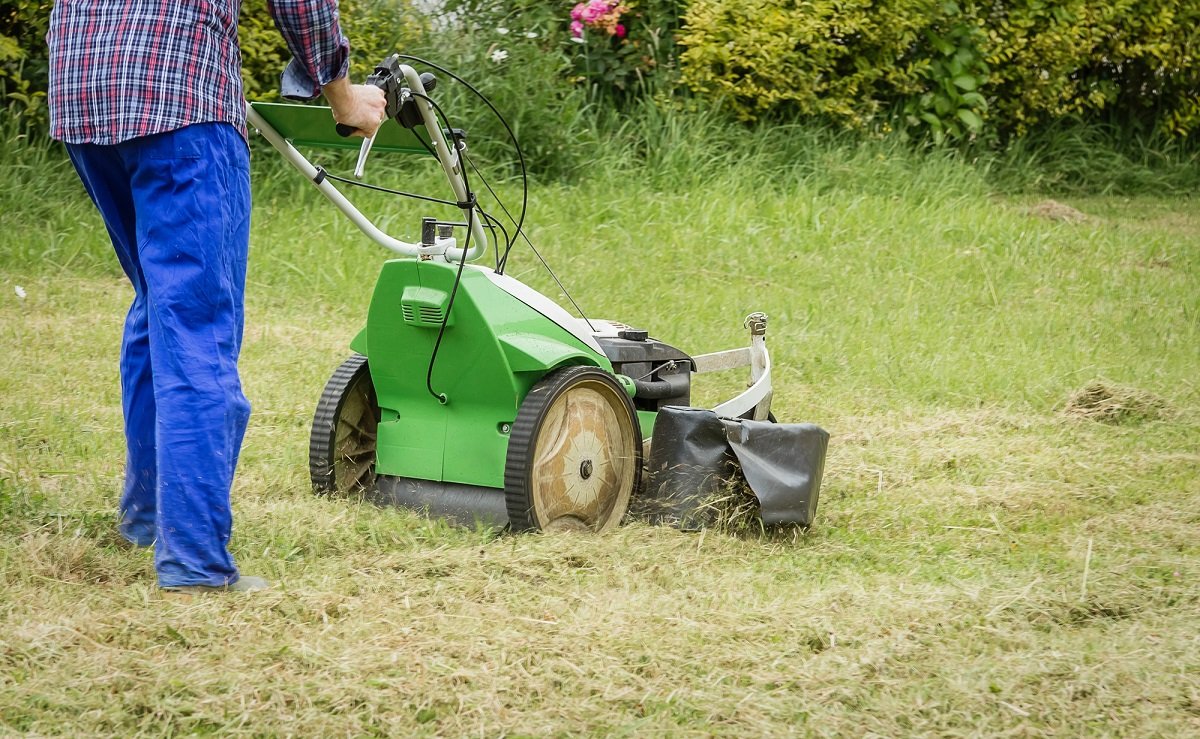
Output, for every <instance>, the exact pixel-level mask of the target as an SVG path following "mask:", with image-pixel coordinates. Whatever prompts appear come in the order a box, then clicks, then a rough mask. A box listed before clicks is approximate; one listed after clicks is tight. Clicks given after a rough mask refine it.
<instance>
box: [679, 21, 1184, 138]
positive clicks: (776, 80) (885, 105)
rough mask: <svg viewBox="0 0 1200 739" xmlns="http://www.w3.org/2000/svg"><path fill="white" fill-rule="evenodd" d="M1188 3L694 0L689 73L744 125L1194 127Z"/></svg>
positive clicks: (686, 32) (685, 57)
mask: <svg viewBox="0 0 1200 739" xmlns="http://www.w3.org/2000/svg"><path fill="white" fill-rule="evenodd" d="M1198 25H1200V3H1197V2H1195V0H1146V1H1144V2H1143V1H1140V0H1139V1H1138V2H1135V1H1134V0H1114V2H1108V3H1092V2H1087V1H1086V0H964V2H961V3H957V2H939V1H935V0H879V1H878V2H844V1H843V0H812V2H794V1H793V2H783V3H780V2H771V1H770V0H693V2H692V3H691V5H690V7H689V8H688V11H687V13H686V14H685V27H684V29H683V31H682V32H681V34H680V37H679V42H680V44H681V45H682V46H684V47H685V51H684V52H683V53H682V54H681V64H682V77H683V80H684V82H685V83H686V84H687V85H688V86H689V87H690V88H691V89H692V90H694V91H695V92H697V93H698V94H700V95H702V96H705V97H708V98H720V99H723V100H724V101H725V103H726V104H727V105H729V107H730V108H731V109H732V110H733V111H734V112H735V113H736V114H737V115H738V117H740V118H742V119H744V120H755V119H758V118H762V117H788V116H820V117H822V118H828V119H832V120H836V121H838V122H840V123H842V124H845V125H849V126H851V127H859V128H863V127H867V126H869V125H879V126H882V125H884V123H886V121H887V120H888V119H889V118H890V117H891V115H892V113H893V111H895V110H897V109H903V110H904V111H905V112H906V113H907V114H908V118H909V120H910V123H914V124H916V125H923V126H927V127H928V129H929V130H930V131H931V132H932V133H933V134H934V137H935V138H939V137H941V136H943V135H947V134H949V135H950V136H951V137H955V136H965V135H968V134H977V133H980V132H983V131H985V130H986V131H988V132H990V133H994V134H998V135H1001V136H1010V135H1013V134H1017V135H1020V134H1023V133H1025V132H1026V131H1027V130H1029V129H1030V128H1031V127H1032V126H1035V125H1039V124H1042V123H1046V122H1050V121H1055V120H1060V119H1064V118H1067V117H1081V118H1083V119H1088V120H1106V121H1107V122H1109V123H1116V124H1121V125H1127V126H1130V125H1131V126H1135V127H1140V128H1143V129H1148V128H1152V127H1155V126H1157V127H1158V128H1159V130H1161V131H1164V132H1169V133H1172V134H1175V135H1186V134H1187V133H1188V132H1189V131H1191V130H1193V129H1195V128H1196V127H1197V126H1200V64H1197V62H1196V59H1197V57H1198V56H1200V35H1198V34H1196V33H1195V29H1196V27H1197V26H1198Z"/></svg>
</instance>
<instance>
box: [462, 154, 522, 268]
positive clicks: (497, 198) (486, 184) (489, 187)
mask: <svg viewBox="0 0 1200 739" xmlns="http://www.w3.org/2000/svg"><path fill="white" fill-rule="evenodd" d="M463 159H466V160H467V164H470V165H471V169H473V170H475V174H477V175H479V181H480V182H482V183H483V186H484V187H486V188H487V191H488V192H490V193H491V194H492V199H494V200H495V201H496V204H497V205H499V206H500V210H502V211H504V215H506V216H508V220H510V221H512V222H513V223H514V224H516V222H517V219H516V218H513V217H512V213H509V212H508V208H507V207H506V206H505V205H504V201H503V200H501V199H500V196H499V195H497V194H496V191H495V190H493V189H492V185H491V183H490V182H488V181H487V178H486V177H484V176H483V172H480V171H479V167H476V166H475V160H474V159H471V158H470V157H468V156H467V155H466V153H465V152H464V153H463ZM504 237H505V238H504V253H505V254H508V252H509V251H511V250H512V245H513V243H514V242H516V240H517V235H516V234H515V233H514V234H513V237H512V241H509V240H508V231H507V230H505V232H504ZM526 241H528V239H526ZM499 260H500V257H499V255H497V257H496V261H497V264H496V271H498V272H499V271H500V266H501V265H500V264H499Z"/></svg>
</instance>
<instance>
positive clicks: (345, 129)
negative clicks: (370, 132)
mask: <svg viewBox="0 0 1200 739" xmlns="http://www.w3.org/2000/svg"><path fill="white" fill-rule="evenodd" d="M357 130H358V129H357V128H354V127H353V126H347V125H346V124H345V123H339V124H337V132H338V136H342V137H346V136H351V135H353V133H354V132H355V131H357Z"/></svg>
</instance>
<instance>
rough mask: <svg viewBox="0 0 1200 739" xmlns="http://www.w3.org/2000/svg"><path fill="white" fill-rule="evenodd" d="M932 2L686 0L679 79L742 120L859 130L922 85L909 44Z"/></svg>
mask: <svg viewBox="0 0 1200 739" xmlns="http://www.w3.org/2000/svg"><path fill="white" fill-rule="evenodd" d="M937 7H938V4H937V3H935V2H933V1H932V0H916V1H915V2H914V0H881V1H880V2H868V1H866V0H860V1H859V2H843V1H842V0H814V1H813V2H803V3H801V2H774V1H773V0H693V2H692V3H691V5H690V6H689V8H688V10H687V12H686V13H685V14H684V27H683V30H682V31H681V32H680V36H679V43H680V44H681V45H682V46H683V47H684V51H683V52H682V53H681V54H680V64H681V73H682V78H683V81H684V83H685V84H687V85H688V86H689V87H690V88H691V89H692V90H694V91H695V92H697V93H699V94H701V95H703V96H706V97H716V98H721V99H723V100H724V101H725V103H726V104H727V105H728V106H729V107H730V109H731V110H732V111H733V112H734V113H735V114H736V115H737V116H738V117H739V118H741V119H743V120H755V119H758V118H760V117H764V116H797V115H798V116H820V117H823V118H829V119H832V120H836V121H839V122H842V123H845V124H848V125H851V126H854V127H862V126H865V125H866V124H867V123H868V122H870V121H872V120H873V119H874V118H875V117H876V116H877V115H878V114H879V113H880V112H882V111H885V110H887V109H888V106H889V105H890V103H891V100H892V99H893V98H895V97H896V96H897V95H903V96H908V95H914V94H918V93H920V92H922V91H923V89H922V78H921V62H922V61H923V60H921V59H919V58H914V56H913V54H912V50H913V49H914V48H916V47H918V46H919V44H920V41H921V39H922V34H923V33H924V32H925V31H926V30H927V29H929V28H930V27H931V26H932V25H933V23H934V22H935V21H936V18H935V11H936V9H937Z"/></svg>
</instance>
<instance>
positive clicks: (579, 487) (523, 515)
mask: <svg viewBox="0 0 1200 739" xmlns="http://www.w3.org/2000/svg"><path fill="white" fill-rule="evenodd" d="M641 472H642V440H641V433H640V431H639V428H638V422H637V412H636V411H635V410H634V407H633V402H632V401H631V400H630V399H629V395H628V394H627V393H626V392H625V389H624V388H622V387H621V385H620V384H619V383H618V382H617V380H616V379H615V378H614V377H613V376H612V375H610V374H609V373H607V372H605V371H603V370H601V369H598V368H596V367H566V368H563V369H560V370H556V371H554V372H552V373H550V374H548V375H546V376H545V377H543V378H542V379H541V380H540V381H539V382H538V383H537V384H536V385H534V386H533V388H532V389H531V390H530V391H529V394H528V395H527V396H526V397H525V400H524V401H523V402H522V403H521V407H520V409H519V410H518V412H517V418H516V420H515V421H514V422H513V426H512V431H511V434H510V436H509V440H508V456H507V459H506V462H505V466H504V497H505V503H506V505H507V508H508V520H509V524H510V525H511V527H512V530H513V531H530V530H541V531H556V530H580V531H596V532H603V531H608V530H610V529H612V528H614V527H616V526H617V525H618V524H620V523H621V519H622V518H624V517H625V512H626V510H627V509H628V508H629V500H630V497H631V496H632V495H633V491H634V490H635V489H637V486H638V482H639V480H640V478H641Z"/></svg>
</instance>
